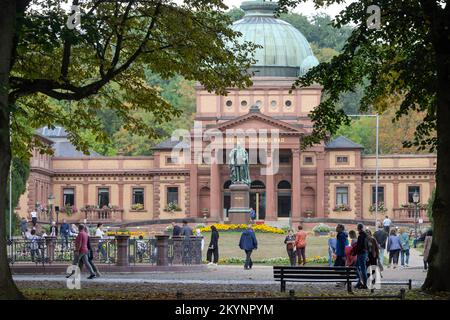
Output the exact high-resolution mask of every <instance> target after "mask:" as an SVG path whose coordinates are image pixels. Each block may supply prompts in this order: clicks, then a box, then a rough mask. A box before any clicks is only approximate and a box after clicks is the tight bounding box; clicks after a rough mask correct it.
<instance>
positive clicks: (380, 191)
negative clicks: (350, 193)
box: [372, 186, 384, 204]
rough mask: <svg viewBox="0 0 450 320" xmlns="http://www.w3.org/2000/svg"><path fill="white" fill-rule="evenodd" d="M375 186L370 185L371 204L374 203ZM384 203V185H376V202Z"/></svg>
mask: <svg viewBox="0 0 450 320" xmlns="http://www.w3.org/2000/svg"><path fill="white" fill-rule="evenodd" d="M376 189H377V188H376V187H372V204H375V203H376V201H375V192H376ZM381 202H383V203H384V187H380V186H378V203H381Z"/></svg>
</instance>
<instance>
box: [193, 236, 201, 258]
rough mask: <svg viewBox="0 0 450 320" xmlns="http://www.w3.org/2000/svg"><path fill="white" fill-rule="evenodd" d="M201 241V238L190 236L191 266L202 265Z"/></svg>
mask: <svg viewBox="0 0 450 320" xmlns="http://www.w3.org/2000/svg"><path fill="white" fill-rule="evenodd" d="M202 239H203V237H197V236H191V243H192V251H191V264H202Z"/></svg>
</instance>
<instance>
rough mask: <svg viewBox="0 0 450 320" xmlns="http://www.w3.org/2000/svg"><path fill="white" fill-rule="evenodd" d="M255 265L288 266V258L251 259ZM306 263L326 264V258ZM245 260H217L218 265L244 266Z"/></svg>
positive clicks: (307, 260) (314, 258)
mask: <svg viewBox="0 0 450 320" xmlns="http://www.w3.org/2000/svg"><path fill="white" fill-rule="evenodd" d="M252 260H253V263H255V264H266V265H290V262H289V258H288V257H275V258H268V259H261V260H257V259H256V260H255V259H252ZM306 262H307V263H318V264H321V263H328V258H327V257H320V256H315V257H311V258H306ZM244 263H245V258H241V257H229V258H222V259H219V264H244Z"/></svg>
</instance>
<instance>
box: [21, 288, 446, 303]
mask: <svg viewBox="0 0 450 320" xmlns="http://www.w3.org/2000/svg"><path fill="white" fill-rule="evenodd" d="M21 291H22V293H23V294H24V296H25V298H26V299H29V300H140V301H142V300H175V299H177V295H176V293H175V292H173V293H168V292H155V291H145V292H144V291H139V290H120V289H114V290H112V289H110V288H109V289H107V290H101V289H82V290H69V289H60V288H57V289H40V288H22V289H21ZM386 294H398V292H397V291H392V292H386ZM358 295H361V296H366V295H367V296H369V295H371V293H370V291H369V290H367V291H362V292H358ZM288 296H289V293H282V292H274V291H270V290H268V291H266V292H264V291H263V292H261V291H258V292H233V291H228V292H198V291H195V290H194V291H193V292H189V291H184V292H183V296H182V299H200V300H201V299H254V298H266V299H271V298H285V299H286V298H287V297H288ZM314 296H319V297H327V298H328V299H330V300H333V297H336V298H338V297H339V298H340V299H344V300H345V297H347V296H348V297H353V296H354V294H348V293H347V292H346V291H336V290H335V289H331V290H330V291H329V292H321V293H319V294H314ZM302 297H306V298H308V297H309V298H311V294H310V293H308V292H301V291H296V292H295V298H297V299H301V298H302ZM405 298H406V300H448V299H449V298H450V297H449V296H448V294H446V293H440V294H434V295H431V294H429V293H426V292H423V291H421V290H419V289H413V290H407V291H406V297H405ZM391 300H392V299H391Z"/></svg>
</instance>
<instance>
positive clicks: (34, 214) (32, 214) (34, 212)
mask: <svg viewBox="0 0 450 320" xmlns="http://www.w3.org/2000/svg"><path fill="white" fill-rule="evenodd" d="M30 215H31V222H32V223H33V227H35V226H36V223H37V212H36V210H33V211H31V213H30Z"/></svg>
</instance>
